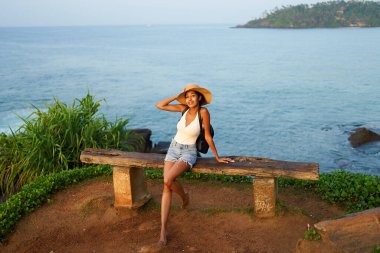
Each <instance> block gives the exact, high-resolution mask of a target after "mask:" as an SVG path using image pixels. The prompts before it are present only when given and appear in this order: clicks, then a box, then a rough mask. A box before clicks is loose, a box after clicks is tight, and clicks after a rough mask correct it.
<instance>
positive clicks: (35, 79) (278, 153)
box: [0, 24, 380, 175]
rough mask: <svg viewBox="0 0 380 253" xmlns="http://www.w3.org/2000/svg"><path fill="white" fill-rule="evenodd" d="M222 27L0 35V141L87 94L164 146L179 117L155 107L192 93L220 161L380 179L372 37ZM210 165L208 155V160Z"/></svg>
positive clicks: (378, 64) (354, 32)
mask: <svg viewBox="0 0 380 253" xmlns="http://www.w3.org/2000/svg"><path fill="white" fill-rule="evenodd" d="M233 25H234V24H226V25H167V26H165V25H160V26H158V25H157V26H155V25H152V26H99V27H95V26H94V27H91V26H88V27H18V28H5V27H2V28H0V132H6V133H9V132H10V129H13V130H16V129H17V128H18V127H19V126H20V125H21V124H22V121H21V119H20V118H19V116H22V117H25V116H27V115H29V114H30V113H31V112H32V111H33V107H32V104H33V105H36V106H38V107H41V108H43V107H44V106H45V105H44V104H45V103H48V104H49V103H51V101H52V99H53V98H54V97H55V98H58V99H59V100H61V101H63V102H65V103H69V104H71V103H72V101H73V100H74V99H75V98H81V97H83V96H85V95H86V93H87V90H89V91H90V93H91V94H92V95H95V96H96V98H97V99H103V98H104V99H105V100H106V102H104V103H103V106H102V109H101V113H104V114H105V115H106V116H107V118H108V119H109V120H114V119H115V118H116V117H123V118H128V119H129V120H130V123H129V124H128V127H129V128H149V129H151V130H152V132H153V135H152V141H153V142H154V143H157V142H159V141H170V139H171V138H172V137H173V136H174V134H175V132H176V123H177V121H178V119H179V118H180V114H178V113H171V112H165V111H160V110H158V109H156V107H155V104H156V103H157V102H158V101H160V100H162V99H165V98H167V97H171V96H174V95H176V94H178V93H179V92H181V91H182V89H183V87H184V86H185V85H186V84H188V83H196V84H198V85H200V86H203V87H206V88H208V89H210V90H211V91H212V92H213V102H212V104H210V105H207V108H208V109H209V111H210V114H211V123H212V124H213V127H214V129H215V137H214V141H215V143H216V147H217V150H218V152H219V154H220V155H221V156H228V155H242V156H255V157H266V158H271V159H279V160H287V161H302V162H319V163H320V171H321V172H327V171H331V170H334V169H338V168H339V169H343V170H348V171H352V172H361V173H367V174H374V175H380V142H377V143H371V144H367V145H364V146H362V147H360V148H356V149H354V148H352V147H351V146H350V143H349V141H348V137H349V135H350V133H351V132H352V131H353V130H354V129H355V128H357V127H366V128H369V129H371V130H373V131H375V132H378V133H380V102H379V101H380V28H337V29H289V30H288V29H232V28H230V27H231V26H233ZM207 156H212V153H211V152H209V153H208V155H207Z"/></svg>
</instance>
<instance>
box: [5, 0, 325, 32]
mask: <svg viewBox="0 0 380 253" xmlns="http://www.w3.org/2000/svg"><path fill="white" fill-rule="evenodd" d="M323 1H325V0H323ZM316 2H321V1H318V0H133V1H132V0H0V26H2V27H4V26H5V27H10V26H86V25H159V24H233V25H235V24H244V23H246V22H248V21H249V20H251V19H254V18H259V17H261V16H262V14H263V13H264V11H270V10H273V9H274V8H275V7H281V6H283V5H285V6H286V5H297V4H301V3H304V4H312V3H316Z"/></svg>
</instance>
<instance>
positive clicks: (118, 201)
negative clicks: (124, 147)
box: [113, 166, 151, 208]
mask: <svg viewBox="0 0 380 253" xmlns="http://www.w3.org/2000/svg"><path fill="white" fill-rule="evenodd" d="M113 187H114V192H115V203H114V206H115V208H120V207H124V208H139V207H141V206H143V205H144V204H145V203H146V202H148V201H149V199H150V198H151V195H150V193H149V192H148V190H147V187H146V176H145V170H144V169H141V168H134V167H118V166H114V167H113Z"/></svg>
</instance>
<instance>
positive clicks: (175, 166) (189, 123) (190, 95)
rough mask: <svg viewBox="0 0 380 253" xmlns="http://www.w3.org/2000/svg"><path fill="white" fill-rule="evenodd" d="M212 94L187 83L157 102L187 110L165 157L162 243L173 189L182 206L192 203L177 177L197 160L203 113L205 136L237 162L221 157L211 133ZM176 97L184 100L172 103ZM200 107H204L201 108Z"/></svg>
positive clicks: (159, 105)
mask: <svg viewBox="0 0 380 253" xmlns="http://www.w3.org/2000/svg"><path fill="white" fill-rule="evenodd" d="M211 99H212V94H211V92H210V91H208V90H207V89H205V88H202V87H199V86H198V85H195V84H188V85H186V87H185V89H184V91H183V92H182V93H180V94H178V95H176V96H174V97H171V98H168V99H165V100H163V101H161V102H158V103H157V105H156V106H157V108H158V109H161V110H165V111H171V112H180V113H182V112H184V111H185V110H186V111H185V112H184V113H183V115H182V117H181V119H180V121H179V122H178V123H177V134H176V135H175V137H174V139H173V140H172V142H171V144H170V147H169V150H168V153H167V154H166V157H165V165H164V189H163V192H162V202H161V234H160V240H159V242H158V243H159V245H161V246H164V245H166V243H167V238H166V230H167V221H168V216H169V211H170V203H171V197H172V191H174V192H175V193H177V194H178V195H179V196H180V197H181V199H182V208H186V207H187V206H188V204H189V194H188V193H185V191H184V190H183V187H182V185H181V184H180V183H179V182H178V181H176V178H177V177H178V176H180V175H181V174H182V173H184V172H185V171H187V170H189V169H191V168H192V167H193V165H194V164H195V162H196V160H197V149H196V147H195V142H196V140H197V138H198V136H199V133H200V129H201V128H200V125H199V118H198V117H199V115H198V112H200V116H201V119H202V125H203V128H204V131H205V139H206V141H207V143H208V145H209V146H210V148H211V150H212V152H213V153H214V155H215V158H216V160H217V161H218V162H221V163H228V162H234V161H233V160H232V159H230V158H221V157H219V155H218V152H217V150H216V148H215V144H214V141H213V139H212V136H211V134H210V113H209V112H208V110H207V109H206V108H204V107H201V106H202V105H205V104H209V103H210V102H211ZM174 100H177V101H178V102H180V104H170V103H171V102H173V101H174ZM199 109H200V110H199Z"/></svg>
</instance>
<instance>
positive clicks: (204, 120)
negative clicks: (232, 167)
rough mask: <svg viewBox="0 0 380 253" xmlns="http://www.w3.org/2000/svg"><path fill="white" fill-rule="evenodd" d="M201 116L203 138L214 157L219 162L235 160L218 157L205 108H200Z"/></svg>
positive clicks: (208, 115) (208, 114)
mask: <svg viewBox="0 0 380 253" xmlns="http://www.w3.org/2000/svg"><path fill="white" fill-rule="evenodd" d="M201 116H202V123H203V128H204V130H205V139H206V141H207V144H208V145H209V146H210V148H211V150H212V153H214V156H215V159H216V160H217V161H218V162H220V163H228V162H235V161H234V160H232V159H231V158H228V157H222V158H221V157H219V155H218V151H217V150H216V147H215V144H214V140H213V139H212V136H211V133H210V113H209V112H208V110H207V109H206V108H202V109H201Z"/></svg>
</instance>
